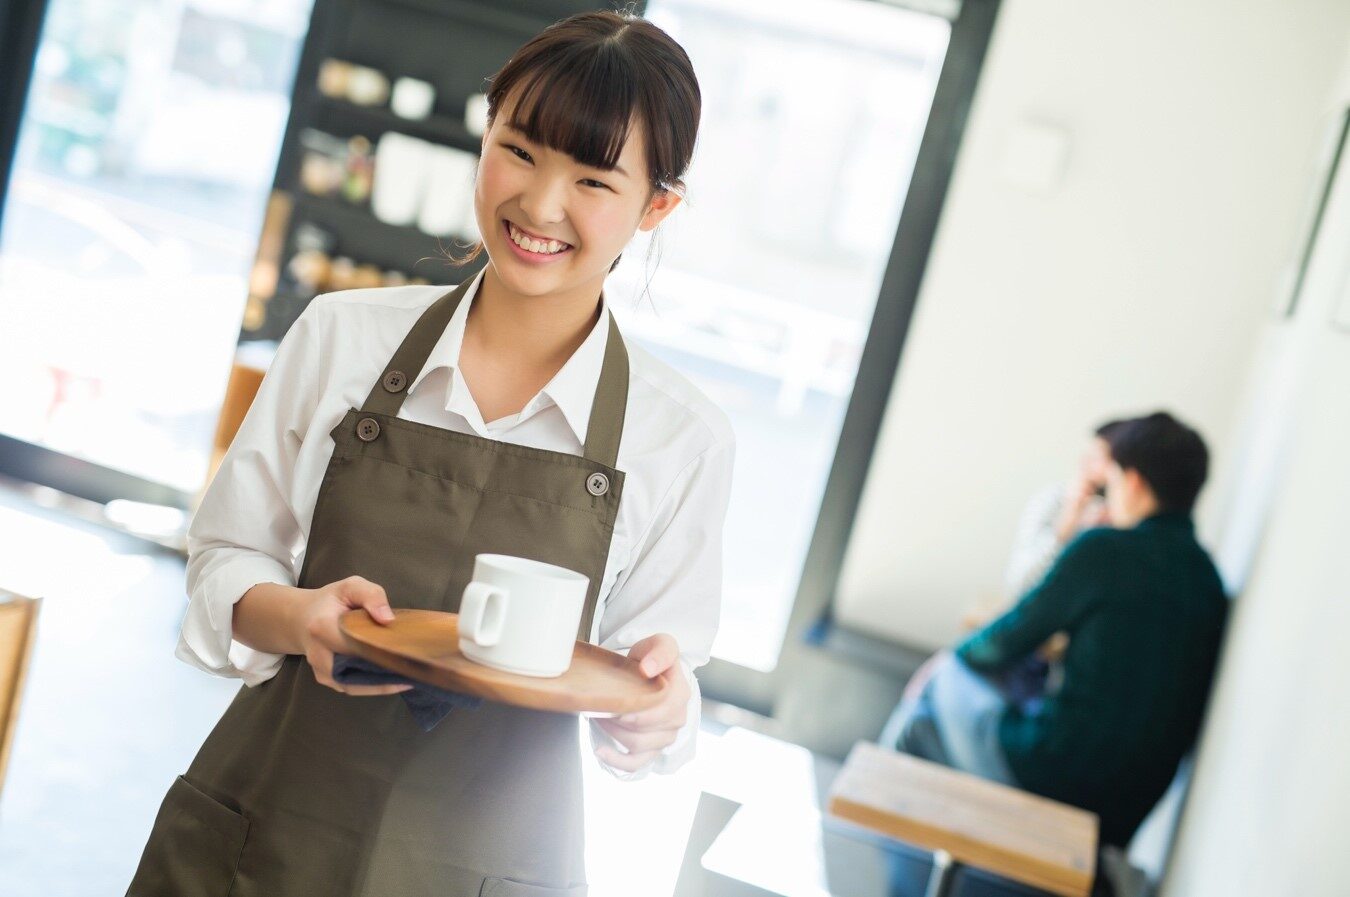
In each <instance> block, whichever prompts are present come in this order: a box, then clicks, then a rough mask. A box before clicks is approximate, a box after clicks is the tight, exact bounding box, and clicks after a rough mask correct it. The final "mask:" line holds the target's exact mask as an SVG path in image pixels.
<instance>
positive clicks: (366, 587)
mask: <svg viewBox="0 0 1350 897" xmlns="http://www.w3.org/2000/svg"><path fill="white" fill-rule="evenodd" d="M339 586H340V587H341V593H342V597H343V599H344V600H345V601H346V603H347V606H348V607H352V608H357V607H364V608H365V609H366V613H368V614H370V618H371V619H372V620H374V621H375V622H376V623H390V622H393V619H394V612H393V610H391V609H390V607H389V596H388V595H386V594H385V592H384V587H383V586H380V585H377V584H376V583H373V582H371V581H370V580H368V579H365V578H363V577H360V576H349V577H347V578H346V579H344V580H342V581H341V582H340V583H339Z"/></svg>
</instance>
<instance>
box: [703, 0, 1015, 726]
mask: <svg viewBox="0 0 1350 897" xmlns="http://www.w3.org/2000/svg"><path fill="white" fill-rule="evenodd" d="M876 2H884V3H886V4H887V5H891V6H898V7H902V8H905V9H913V10H915V11H919V12H925V13H930V14H938V15H944V17H947V18H950V19H951V22H952V30H951V39H950V41H949V43H948V46H947V54H946V57H945V58H944V59H943V63H942V71H941V73H940V74H939V76H938V83H937V87H936V90H935V91H934V94H933V103H932V106H931V108H930V109H929V112H928V120H927V124H926V125H925V127H924V133H923V138H922V140H921V141H920V143H919V151H918V154H917V156H916V157H915V161H914V172H913V175H912V176H911V179H910V185H909V189H908V191H906V194H905V200H904V204H903V205H902V207H901V212H900V221H899V224H898V225H897V227H896V234H895V240H894V242H893V244H892V249H891V255H890V258H889V259H888V261H887V263H886V269H885V273H884V274H883V276H882V280H881V287H880V289H879V291H878V295H877V303H876V308H875V310H874V312H873V315H872V322H871V325H870V327H869V328H868V333H867V338H866V341H865V342H864V344H863V352H862V357H861V358H860V360H859V363H858V373H857V376H856V378H855V380H854V385H853V391H852V393H851V395H850V396H849V402H848V407H847V410H846V411H845V413H844V421H843V424H842V426H841V427H840V432H839V441H838V444H837V446H836V448H835V455H834V461H833V463H832V464H831V467H830V472H829V475H828V477H827V479H826V482H825V491H824V494H823V497H822V499H821V504H820V512H819V514H818V515H817V517H816V523H815V527H814V529H813V531H812V535H811V541H810V544H809V547H808V548H807V553H806V559H805V561H804V563H803V565H802V576H801V579H800V580H799V582H798V585H797V593H796V596H795V597H794V599H793V604H792V611H791V614H790V616H789V618H788V626H787V630H786V633H785V635H784V641H783V645H782V648H781V651H780V654H779V659H778V664H777V666H776V667H775V668H774V669H773V670H772V671H770V672H761V671H759V670H755V669H751V668H749V667H745V666H741V665H740V664H736V663H733V662H731V661H729V660H723V659H721V658H718V657H713V658H712V660H710V661H709V662H708V664H707V665H706V666H704V667H702V668H700V669H699V671H698V674H697V675H698V679H699V684H700V687H701V689H702V692H703V695H704V696H705V697H707V698H709V699H712V700H716V701H721V702H723V703H728V704H734V705H737V706H740V707H744V708H746V709H748V710H751V711H753V712H755V713H759V714H762V715H764V716H773V709H774V704H775V701H776V699H777V697H778V695H779V693H780V692H781V691H782V690H783V687H784V684H785V683H787V682H790V681H792V680H793V679H794V678H795V677H796V676H797V675H800V674H802V673H803V672H804V671H805V667H804V664H805V658H804V657H803V654H802V648H803V646H804V642H805V641H806V640H807V638H808V634H809V633H812V632H813V631H815V632H819V630H820V628H821V624H822V623H823V624H826V625H828V624H829V621H830V619H831V613H832V607H833V603H834V595H835V590H836V589H837V587H838V583H839V576H840V573H841V572H842V570H843V565H844V556H845V553H846V552H847V549H848V543H849V537H850V535H851V533H852V530H853V524H854V521H855V519H856V518H857V513H858V506H859V504H860V502H861V500H862V493H863V487H864V485H865V483H866V481H867V473H868V469H869V467H870V466H871V461H872V456H873V453H874V451H875V449H876V442H877V436H878V434H879V433H880V430H881V423H882V418H883V416H884V415H885V412H886V405H887V403H888V401H889V399H890V394H891V388H892V386H893V385H894V383H895V375H896V371H897V370H898V369H899V366H900V357H901V353H902V352H903V349H904V345H905V339H906V337H907V336H908V334H909V327H910V323H911V321H912V319H913V316H914V308H915V306H916V305H917V303H918V298H919V290H920V288H921V286H922V284H923V276H924V272H925V271H926V269H927V266H928V259H929V256H930V253H931V250H932V246H933V241H934V239H935V237H936V234H937V228H938V223H939V220H940V218H941V215H942V208H943V205H944V204H945V202H946V198H947V192H948V190H949V188H950V185H951V177H952V172H953V170H954V168H955V166H956V158H957V154H958V152H959V151H960V146H961V139H962V137H963V136H964V134H965V128H966V122H967V120H968V118H969V115H970V106H971V103H972V101H973V100H974V96H975V90H976V87H977V85H978V82H979V77H980V73H981V71H982V70H983V68H984V60H985V56H986V53H987V51H988V48H989V42H990V39H991V37H992V35H993V30H994V23H995V19H996V17H997V13H998V8H999V4H1000V2H1001V0H962V2H961V4H960V8H959V10H957V11H955V12H954V15H953V11H952V10H951V9H950V8H949V6H948V4H941V5H940V6H938V7H936V8H935V6H934V4H933V3H931V2H924V0H913V2H911V0H876ZM846 643H847V640H844V641H843V642H840V641H837V640H835V641H827V642H825V643H824V644H822V645H820V647H819V650H824V651H826V652H830V653H845V654H847V653H848V652H847V651H846V650H845V649H844V648H843V647H842V645H844V644H846Z"/></svg>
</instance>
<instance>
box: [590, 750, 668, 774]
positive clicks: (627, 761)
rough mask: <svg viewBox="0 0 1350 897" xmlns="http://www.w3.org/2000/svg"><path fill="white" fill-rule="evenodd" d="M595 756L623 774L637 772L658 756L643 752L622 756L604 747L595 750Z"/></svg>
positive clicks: (657, 752) (658, 753)
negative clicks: (620, 770)
mask: <svg viewBox="0 0 1350 897" xmlns="http://www.w3.org/2000/svg"><path fill="white" fill-rule="evenodd" d="M596 755H597V756H599V758H600V759H601V760H603V761H605V763H607V764H609V765H610V766H612V767H614V768H615V769H622V770H623V771H624V772H637V771H638V770H639V769H641V768H642V767H644V766H646V765H647V764H648V763H651V762H652V761H653V760H655V759H656V758H657V757H659V756H660V752H659V751H643V752H642V753H639V754H624V753H621V752H619V751H616V750H615V749H614V748H612V747H609V746H608V745H605V746H603V747H601V748H599V749H597V750H596Z"/></svg>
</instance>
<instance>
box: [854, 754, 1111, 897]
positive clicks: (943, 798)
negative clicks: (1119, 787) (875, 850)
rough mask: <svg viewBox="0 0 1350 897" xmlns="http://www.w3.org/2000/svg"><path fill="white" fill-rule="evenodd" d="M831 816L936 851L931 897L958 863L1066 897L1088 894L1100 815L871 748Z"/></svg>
mask: <svg viewBox="0 0 1350 897" xmlns="http://www.w3.org/2000/svg"><path fill="white" fill-rule="evenodd" d="M828 813H829V814H830V815H831V816H833V817H835V818H838V819H842V820H845V821H847V822H850V823H853V824H855V825H860V826H863V827H864V828H868V829H871V830H873V831H876V832H880V833H882V834H884V835H886V836H888V837H891V838H895V839H896V840H899V841H903V842H905V843H908V844H913V845H917V846H919V847H923V848H926V849H928V850H932V851H934V853H935V855H936V860H935V863H934V867H933V874H932V878H931V879H930V881H929V887H928V894H929V895H930V897H942V895H944V894H945V893H946V891H947V889H948V888H949V887H950V883H951V881H952V876H953V874H954V870H955V869H956V867H958V866H959V865H962V864H966V865H970V866H974V867H977V868H980V869H984V870H986V871H989V872H993V873H995V874H997V875H1001V876H1003V877H1005V878H1009V879H1012V880H1013V881H1017V882H1021V883H1023V884H1026V885H1030V886H1031V887H1035V888H1040V889H1041V890H1044V891H1049V892H1051V893H1053V894H1061V895H1064V897H1087V894H1088V893H1089V891H1090V890H1091V889H1092V879H1093V875H1094V872H1095V866H1096V854H1097V817H1096V815H1095V814H1093V813H1089V812H1087V811H1085V810H1080V809H1078V808H1076V807H1070V806H1067V805H1065V804H1061V803H1058V802H1056V801H1052V800H1048V799H1046V798H1043V797H1039V796H1037V795H1034V794H1028V793H1027V792H1025V791H1019V790H1017V789H1016V788H1009V787H1006V786H1004V785H998V784H995V783H993V782H989V781H986V780H984V779H980V778H977V777H975V776H972V775H968V774H966V773H963V772H957V771H955V770H952V769H948V768H947V767H945V766H941V765H939V764H936V763H930V762H928V761H927V760H920V759H918V758H917V757H911V756H909V755H907V754H900V753H897V752H895V751H891V750H887V749H885V748H882V747H879V746H877V745H875V744H871V743H869V742H864V741H860V742H858V743H857V744H855V745H854V746H853V750H852V751H851V752H850V753H849V756H848V759H847V760H846V761H845V763H844V768H843V769H842V770H841V771H840V773H839V776H838V777H837V778H836V779H835V781H834V783H833V785H832V786H831V788H830V796H829V805H828Z"/></svg>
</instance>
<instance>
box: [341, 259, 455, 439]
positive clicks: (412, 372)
mask: <svg viewBox="0 0 1350 897" xmlns="http://www.w3.org/2000/svg"><path fill="white" fill-rule="evenodd" d="M472 283H473V278H472V277H471V278H469V279H468V280H466V281H464V282H463V283H461V284H460V285H459V286H457V287H455V288H454V289H452V290H450V292H448V293H446V294H445V295H443V296H441V298H439V299H437V300H436V301H435V302H433V303H432V304H431V305H429V306H428V307H427V310H426V311H424V312H422V314H421V316H420V317H419V318H418V319H417V322H416V323H415V324H413V326H412V329H411V330H409V331H408V335H407V336H405V337H404V338H403V342H402V343H400V344H399V347H398V349H397V350H396V351H395V352H394V356H393V358H391V359H389V363H388V364H386V365H385V366H384V370H383V371H382V372H381V373H380V378H379V379H378V380H377V381H375V385H374V386H372V387H371V388H370V394H369V395H367V396H366V401H365V403H364V404H362V405H361V410H362V411H373V412H375V413H377V414H387V415H389V416H390V417H393V416H395V415H397V414H398V409H400V408H402V407H403V399H404V397H405V396H407V394H408V385H409V384H410V383H412V382H413V381H414V380H416V379H417V375H418V374H420V373H422V367H423V366H424V365H425V364H426V363H427V358H428V357H429V356H430V355H431V350H432V349H434V348H436V343H437V342H439V341H440V338H441V334H442V333H444V332H445V328H446V326H447V325H448V324H449V323H450V319H451V318H452V317H454V315H455V309H457V308H459V303H460V301H461V300H462V299H463V298H464V297H465V295H467V294H468V292H469V286H470V285H471V284H472Z"/></svg>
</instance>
